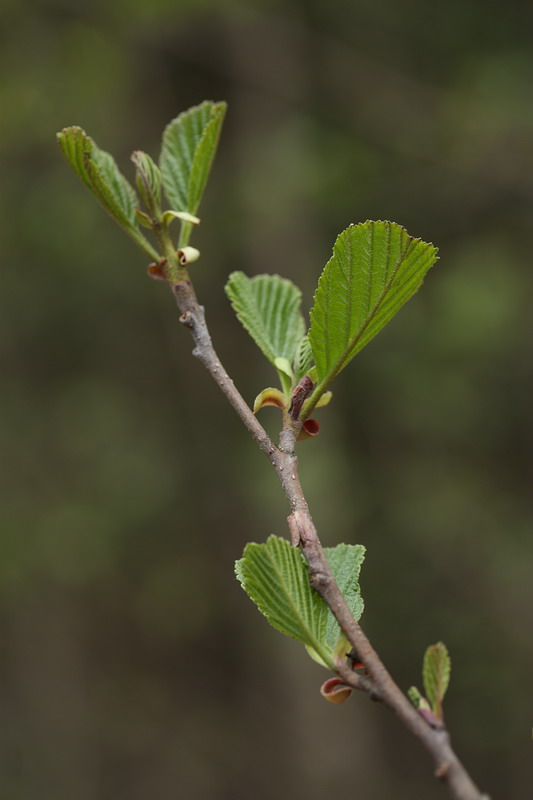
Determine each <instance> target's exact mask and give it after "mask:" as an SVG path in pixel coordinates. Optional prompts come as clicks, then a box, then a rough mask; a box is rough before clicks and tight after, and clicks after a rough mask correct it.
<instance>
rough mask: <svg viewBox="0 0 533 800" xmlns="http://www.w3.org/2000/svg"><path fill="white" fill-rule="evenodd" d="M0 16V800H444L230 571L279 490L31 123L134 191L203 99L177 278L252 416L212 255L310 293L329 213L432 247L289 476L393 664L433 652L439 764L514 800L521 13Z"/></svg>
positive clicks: (531, 559) (524, 395)
mask: <svg viewBox="0 0 533 800" xmlns="http://www.w3.org/2000/svg"><path fill="white" fill-rule="evenodd" d="M0 21H1V34H0V35H1V42H2V46H1V49H0V98H1V108H2V112H1V123H0V148H1V155H2V194H1V197H0V211H1V219H2V244H1V247H2V251H3V257H2V261H3V274H2V290H1V297H0V305H1V316H0V334H1V335H0V355H1V359H2V363H3V370H2V372H3V375H4V378H3V384H2V392H1V397H0V403H1V415H0V452H1V460H2V481H1V487H2V502H1V507H0V530H1V533H0V545H1V553H0V625H1V631H0V654H1V655H0V676H1V680H0V719H1V723H0V797H2V798H6V800H108V798H109V799H110V800H111V798H112V800H148V798H149V799H150V800H167V799H168V798H182V797H183V798H192V799H193V800H230V798H231V800H241V798H242V799H243V800H244V798H249V797H250V796H253V797H255V798H258V799H259V800H272V798H289V797H290V798H296V799H297V800H300V798H302V800H303V798H305V800H318V798H323V797H324V796H327V795H330V794H332V793H335V794H339V795H340V796H347V795H349V794H351V795H356V796H357V797H358V798H362V800H383V799H384V798H392V797H394V798H395V799H396V800H411V798H418V797H420V798H422V797H423V798H425V800H433V798H435V800H438V798H443V797H444V796H445V791H444V789H443V788H442V787H441V786H439V785H438V784H437V783H436V781H435V780H434V778H433V777H432V769H431V764H430V762H429V760H428V758H427V756H426V755H425V753H423V752H422V750H421V749H420V748H419V746H418V744H417V743H416V742H415V741H414V740H411V739H410V737H409V736H408V735H407V734H406V733H404V732H403V730H401V729H400V727H399V725H398V723H397V722H396V720H395V719H394V718H392V717H391V716H390V715H389V714H387V713H386V712H385V711H384V710H383V709H382V708H380V707H377V706H374V705H373V704H370V703H369V702H368V700H367V699H366V698H365V697H363V696H357V697H355V698H352V700H351V701H350V703H348V704H346V705H345V706H342V707H334V706H330V705H328V704H327V703H324V702H323V700H322V698H321V697H320V695H319V692H318V689H319V686H320V683H321V682H322V681H323V680H324V679H325V678H326V677H327V675H326V673H325V671H323V670H321V669H320V668H319V667H318V666H317V665H315V664H314V663H313V662H311V661H310V660H309V659H308V658H307V656H306V654H305V652H304V651H303V648H301V647H300V646H298V645H297V644H296V643H294V642H291V641H290V640H288V639H284V638H283V637H281V636H279V635H278V634H277V633H276V632H275V631H273V630H271V629H270V628H269V627H268V625H267V624H266V622H265V621H264V620H263V619H262V618H261V617H260V616H259V615H258V613H257V611H256V610H255V609H254V608H253V606H252V604H251V603H250V602H249V600H248V599H247V598H246V597H245V595H244V594H243V592H242V590H241V589H240V588H239V586H238V584H237V582H236V581H235V580H234V578H233V574H232V572H233V562H234V559H235V558H238V557H239V556H240V554H241V552H242V548H243V546H244V544H245V542H247V541H249V540H257V541H262V540H264V539H265V538H266V537H267V535H269V534H271V533H277V534H279V535H284V533H285V532H286V525H285V517H286V514H287V513H288V509H287V507H286V504H285V501H284V498H283V496H282V494H281V492H280V489H279V487H278V485H277V483H276V480H275V477H274V475H273V474H271V470H270V468H269V465H268V463H267V462H266V460H265V459H264V458H263V457H262V456H261V455H260V454H259V453H258V452H256V450H255V448H254V446H253V444H252V443H251V441H249V440H248V438H247V436H246V434H245V432H244V431H243V430H242V429H241V427H240V424H239V422H238V420H237V419H236V417H235V415H234V414H233V412H232V411H231V410H230V409H229V407H227V406H226V404H225V402H224V400H223V398H222V397H221V396H219V395H218V393H217V392H216V391H215V389H214V386H213V385H212V384H211V382H210V380H209V378H208V377H207V376H206V375H204V374H203V372H202V370H201V368H200V366H199V364H198V363H197V362H196V361H195V360H194V359H193V358H191V356H190V350H191V343H190V341H189V337H188V336H187V335H186V334H185V332H184V331H183V330H182V329H181V327H180V325H179V324H178V322H177V314H176V308H175V306H174V305H173V302H172V298H171V296H170V295H169V293H168V292H167V291H166V288H165V287H164V286H163V285H162V284H158V283H155V282H153V281H150V280H147V278H146V274H145V267H146V263H145V259H144V257H143V255H142V253H141V252H140V251H137V250H136V249H135V247H134V246H133V245H132V244H131V242H130V241H129V240H128V239H127V238H126V237H125V236H124V235H123V234H122V233H121V231H120V230H119V229H118V228H117V227H116V226H115V225H114V223H113V222H112V221H111V220H110V219H109V218H108V217H107V216H106V215H105V214H104V212H103V211H102V210H101V208H100V207H99V206H98V205H97V204H96V203H95V202H94V200H93V199H92V197H90V196H89V194H88V192H87V191H86V190H85V189H84V188H83V187H82V186H81V184H80V183H79V182H78V181H77V179H76V178H75V177H74V175H73V174H72V172H71V171H70V169H69V167H68V166H67V165H66V163H65V162H64V161H63V159H62V157H61V155H60V153H59V150H58V149H57V147H56V144H55V139H54V137H55V132H56V131H57V130H59V129H60V128H62V127H63V126H65V125H70V124H79V125H82V126H83V127H84V128H85V129H86V130H87V131H88V132H89V133H90V134H91V135H92V136H94V138H95V139H96V141H97V142H98V143H99V145H100V146H101V147H103V148H104V149H106V150H110V151H111V152H113V153H114V154H115V155H116V157H117V160H118V161H119V164H120V165H121V168H122V169H123V171H124V172H125V173H126V174H127V175H128V176H130V177H131V176H132V174H133V170H132V168H131V165H130V164H129V155H130V153H131V151H132V150H134V149H136V148H140V149H143V150H146V151H148V152H151V153H152V154H153V155H154V156H156V155H157V154H158V151H159V141H160V135H161V131H162V128H163V126H164V125H165V124H166V122H168V121H169V120H170V119H171V118H172V117H174V116H175V115H176V114H177V113H179V112H180V111H182V110H184V109H185V108H187V107H188V106H189V105H191V104H195V103H198V102H200V101H202V100H203V99H205V98H209V99H214V100H227V101H228V103H229V111H228V116H227V121H226V125H225V129H224V131H223V136H222V141H221V147H220V152H219V157H218V160H217V163H216V167H215V170H214V174H213V177H212V180H211V183H210V186H209V187H208V192H207V196H206V198H205V201H204V203H203V205H202V217H203V224H202V226H201V229H200V230H199V232H198V235H197V237H196V240H195V242H194V244H197V245H198V246H199V247H200V249H201V250H202V259H201V261H200V262H199V263H198V265H197V266H195V267H194V274H195V278H196V282H197V288H198V293H199V295H200V298H201V300H202V302H204V304H205V305H206V307H207V311H208V321H209V323H210V326H211V328H212V333H213V336H214V338H215V340H216V342H217V343H218V351H219V354H220V356H221V358H222V359H223V361H224V362H225V364H226V366H227V368H228V369H229V370H230V372H231V373H232V375H233V376H234V377H235V380H236V382H237V384H238V386H239V387H240V388H241V390H242V392H243V394H244V396H245V397H246V398H247V399H248V400H249V401H250V402H251V401H253V398H254V396H255V394H256V393H257V392H258V391H259V390H260V389H262V388H263V387H264V386H267V385H269V384H270V383H271V382H272V381H273V379H274V375H273V373H272V372H271V371H270V368H269V366H268V365H267V364H266V362H264V363H263V362H262V360H261V359H260V358H259V356H258V352H256V350H255V347H254V345H253V344H252V343H251V341H248V340H247V336H246V334H245V333H244V332H242V331H241V330H240V328H239V325H238V323H237V322H236V321H235V320H234V318H233V317H232V313H231V310H230V308H229V304H228V302H227V300H226V298H225V295H224V292H223V285H224V282H225V279H226V276H227V274H228V273H229V272H230V271H231V270H234V269H242V270H244V271H246V272H247V273H249V274H254V273H258V272H265V271H267V272H279V273H281V274H282V275H284V276H287V277H290V278H291V279H293V280H294V281H295V282H296V283H298V284H299V285H300V286H301V287H302V288H303V290H304V301H305V308H306V309H307V308H308V307H309V305H310V303H311V299H312V293H313V289H314V286H315V285H316V281H317V278H318V275H319V273H320V270H321V269H322V267H323V265H324V263H325V262H326V260H327V259H328V258H329V255H330V252H331V246H332V244H333V241H334V238H335V236H336V234H337V233H338V232H339V231H340V230H341V229H343V228H344V227H346V225H347V224H349V223H350V222H357V221H361V220H365V219H367V218H375V219H379V218H386V219H393V220H395V221H397V222H400V223H402V224H404V225H405V226H406V227H407V228H408V230H409V231H410V233H412V234H413V235H417V236H421V237H422V238H424V239H426V240H428V241H433V242H435V244H437V245H438V246H439V247H440V249H441V261H440V262H439V264H438V265H437V267H436V268H435V269H434V270H432V272H431V273H430V275H429V276H428V278H427V281H426V283H425V286H424V289H423V291H422V292H421V293H420V294H419V295H417V296H416V298H415V299H414V300H412V301H411V302H410V303H409V305H408V306H407V307H406V308H405V309H404V310H402V312H401V313H400V314H399V315H398V317H397V318H396V319H395V320H394V321H393V322H392V323H391V324H390V326H389V327H388V328H387V329H386V331H384V332H382V333H381V334H380V336H379V337H378V338H377V339H376V340H375V341H374V342H373V343H372V344H371V345H370V346H369V347H368V348H366V349H365V350H364V351H363V352H362V353H361V354H360V355H359V356H358V357H357V359H356V360H355V361H354V362H353V364H352V365H351V367H350V369H348V370H347V371H346V372H345V373H344V374H343V375H342V376H341V378H339V380H338V381H337V385H336V387H335V389H336V391H335V397H334V401H333V403H332V404H331V406H330V407H329V408H328V409H325V410H323V411H321V412H319V413H320V418H321V422H322V431H321V435H320V437H318V439H316V440H313V441H310V442H306V443H304V444H302V446H301V466H302V475H303V481H304V485H305V487H306V489H307V491H308V494H309V498H310V500H311V505H312V510H313V512H314V515H315V518H316V521H317V523H318V525H319V529H320V530H321V532H322V536H323V540H324V542H325V543H326V544H328V545H331V544H335V543H337V542H338V541H347V542H352V543H354V542H360V543H363V544H365V545H366V546H367V548H368V553H367V562H366V565H365V568H364V571H363V575H362V587H363V593H364V596H365V599H366V611H365V615H364V618H363V620H364V625H365V629H366V630H367V632H368V634H369V635H370V637H371V639H372V640H373V642H374V644H375V645H376V647H377V649H378V650H379V652H380V653H381V654H382V656H383V658H384V659H385V661H386V662H387V663H388V664H389V666H390V668H391V669H392V671H393V674H394V676H395V677H396V679H397V680H398V682H399V684H400V685H401V686H402V687H404V688H407V687H408V686H410V685H411V684H412V683H418V684H420V677H419V676H420V664H421V659H422V654H423V651H424V649H425V647H426V645H428V644H430V643H433V642H435V641H438V640H443V641H445V642H446V643H447V645H448V647H449V649H450V652H451V655H452V658H453V674H452V684H451V689H450V692H449V696H448V702H447V720H448V723H449V726H450V728H451V730H452V732H453V738H454V742H455V745H456V747H457V749H458V751H459V753H460V755H461V756H462V757H463V759H464V761H465V762H466V764H467V766H468V767H469V768H470V769H471V771H472V773H473V775H474V777H475V778H476V779H477V780H478V782H479V783H480V784H481V786H482V787H483V788H484V789H485V790H487V791H489V792H490V793H491V796H493V797H494V798H506V800H515V798H524V797H525V796H529V791H530V789H531V785H532V784H533V774H532V769H531V756H532V745H531V724H532V722H533V718H532V713H531V695H532V692H531V689H532V685H531V684H532V681H531V675H532V665H533V638H532V635H531V631H532V624H531V621H532V606H533V602H532V601H533V580H532V577H531V576H532V567H533V548H532V544H531V542H532V539H531V522H532V518H533V513H532V512H533V509H532V504H531V490H530V489H531V483H532V469H531V448H532V444H533V441H532V439H533V426H532V423H531V395H532V390H533V372H532V368H531V355H532V344H531V342H532V338H533V337H532V334H533V323H532V317H531V310H530V309H531V297H532V294H533V278H532V272H531V255H530V254H531V216H532V200H533V183H532V158H531V153H532V148H531V142H532V134H533V112H532V108H533V106H532V103H531V85H532V83H533V54H532V49H531V30H532V23H533V10H532V7H531V4H530V3H525V2H524V3H518V2H508V3H505V4H504V3H496V2H481V0H472V2H464V1H463V0H450V2H448V3H439V4H437V3H434V4H429V3H423V2H421V0H403V2H395V1H394V0H372V2H370V0H354V1H353V2H342V0H329V1H328V2H327V3H326V2H325V0H320V1H318V0H315V1H314V2H312V1H311V2H304V0H294V1H292V2H289V0H278V2H275V0H263V2H244V0H242V1H239V0H234V1H233V2H231V1H228V2H218V3H217V2H214V0H196V1H195V2H194V1H193V0H188V1H187V0H151V2H149V3H147V2H146V0H115V1H114V2H112V3H109V2H104V1H103V0H93V1H92V2H91V3H89V2H80V1H79V0H78V1H75V0H55V1H54V0H33V2H30V3H26V4H22V3H20V2H18V0H3V3H2V5H1V7H0ZM262 413H263V415H264V416H263V417H262V419H263V420H264V421H265V424H266V425H267V427H269V430H271V431H272V432H273V433H274V432H275V430H276V425H277V423H278V418H277V416H276V414H277V412H276V411H275V410H274V409H267V410H265V411H264V412H262Z"/></svg>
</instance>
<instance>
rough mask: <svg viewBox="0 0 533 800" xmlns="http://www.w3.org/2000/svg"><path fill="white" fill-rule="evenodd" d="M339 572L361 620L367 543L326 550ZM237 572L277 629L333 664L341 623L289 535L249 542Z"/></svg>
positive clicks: (341, 585) (326, 663)
mask: <svg viewBox="0 0 533 800" xmlns="http://www.w3.org/2000/svg"><path fill="white" fill-rule="evenodd" d="M324 552H325V555H326V558H327V559H328V562H329V564H330V567H331V569H332V572H333V575H334V577H335V579H336V580H337V583H338V584H339V588H340V589H341V592H342V593H343V594H344V596H345V598H346V601H347V603H348V605H349V607H350V609H351V611H352V613H353V614H354V616H355V618H356V619H359V617H360V616H361V614H362V612H363V601H362V598H361V595H360V591H359V583H358V578H359V571H360V568H361V563H362V561H363V558H364V547H362V546H361V545H345V544H341V545H338V546H337V547H330V548H326V549H325V551H324ZM235 571H236V574H237V578H238V579H239V581H240V582H241V584H242V587H243V589H244V590H245V591H246V593H247V594H248V595H249V596H250V598H251V599H252V600H253V601H254V603H255V604H256V605H257V607H258V608H259V610H260V611H261V612H262V613H263V614H264V615H265V617H266V618H267V619H268V621H269V622H270V624H271V625H273V627H274V628H277V630H279V631H281V633H284V634H285V635H286V636H290V637H291V638H293V639H296V640H297V641H299V642H302V644H304V645H306V647H307V648H308V651H309V653H310V655H311V656H312V657H313V658H316V660H318V661H319V663H321V664H323V665H324V666H326V667H329V668H330V669H331V668H333V666H334V660H333V655H332V651H333V650H334V647H335V644H336V642H337V639H338V636H339V633H340V628H339V625H338V623H337V621H336V620H335V618H334V617H333V614H332V613H331V611H330V610H329V609H328V607H327V605H326V603H325V602H324V600H323V599H322V598H321V597H320V595H319V594H318V592H316V591H315V590H314V589H313V588H312V586H311V584H310V581H309V574H308V570H307V565H306V563H305V559H304V557H303V556H302V554H301V553H300V551H299V550H298V549H297V548H295V547H292V546H291V545H290V544H289V542H288V541H287V540H286V539H280V538H279V537H277V536H270V537H269V538H268V539H267V541H266V543H265V544H255V543H251V544H248V545H246V547H245V550H244V554H243V557H242V558H241V559H240V560H239V561H237V562H236V565H235Z"/></svg>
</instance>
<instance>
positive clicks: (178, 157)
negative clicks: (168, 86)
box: [159, 100, 226, 215]
mask: <svg viewBox="0 0 533 800" xmlns="http://www.w3.org/2000/svg"><path fill="white" fill-rule="evenodd" d="M225 113H226V104H225V103H213V102H212V101H210V100H206V101H205V102H204V103H202V104H201V105H199V106H194V107H193V108H190V109H189V110H188V111H184V112H183V113H182V114H180V115H179V116H178V117H176V118H175V119H174V120H172V122H170V123H169V124H168V125H167V127H166V128H165V131H164V134H163V145H162V149H161V158H160V161H159V163H160V166H161V174H162V178H163V187H164V189H165V193H166V195H167V197H168V199H169V201H170V203H171V205H172V208H173V209H174V210H175V211H186V212H188V213H189V214H193V215H196V211H197V209H198V206H199V205H200V201H201V199H202V194H203V192H204V189H205V185H206V183H207V178H208V177H209V171H210V169H211V165H212V163H213V158H214V156H215V151H216V148H217V144H218V140H219V137H220V130H221V128H222V123H223V121H224V115H225Z"/></svg>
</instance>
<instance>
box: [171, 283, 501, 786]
mask: <svg viewBox="0 0 533 800" xmlns="http://www.w3.org/2000/svg"><path fill="white" fill-rule="evenodd" d="M172 289H173V292H174V296H175V299H176V302H177V305H178V307H179V309H180V311H181V317H180V322H182V323H183V325H185V327H186V328H188V330H189V331H190V333H191V335H192V338H193V341H194V350H193V355H194V356H196V357H197V358H198V359H199V360H200V361H201V363H202V364H203V365H204V366H205V368H206V369H207V370H208V372H209V373H210V374H211V376H212V377H213V378H214V380H215V381H216V382H217V384H218V385H219V387H220V389H221V390H222V392H223V393H224V395H225V396H226V397H227V399H228V400H229V402H230V404H231V405H232V406H233V408H234V409H235V411H236V412H237V414H238V415H239V417H240V419H241V420H242V422H243V423H244V425H245V427H246V428H247V430H248V431H249V433H250V434H251V436H252V437H253V439H254V440H255V441H256V442H257V444H258V446H259V448H260V449H261V450H262V452H263V453H264V454H265V455H266V456H267V458H268V459H269V461H270V463H271V464H272V466H273V467H274V469H275V471H276V473H277V475H278V477H279V480H280V482H281V485H282V487H283V489H284V491H285V494H286V496H287V499H288V501H289V504H290V507H291V514H290V515H289V517H288V525H289V531H290V534H291V541H292V544H293V545H295V546H299V547H300V549H301V551H302V553H303V555H304V557H305V559H306V561H307V565H308V568H309V577H310V581H311V585H312V586H313V587H314V589H316V591H317V592H318V593H319V594H320V595H321V596H322V597H323V599H324V600H325V602H326V603H327V605H328V607H329V608H330V609H331V612H332V613H333V615H334V617H335V619H336V620H337V622H338V623H339V625H340V626H341V629H342V630H343V632H344V634H345V635H346V637H347V639H348V641H349V642H350V644H351V645H352V647H353V648H354V651H355V653H356V654H357V657H358V658H359V660H360V661H361V662H362V663H363V664H364V666H365V670H366V672H367V673H368V677H364V676H361V675H358V674H357V673H355V672H354V671H353V670H352V669H351V667H350V666H349V664H348V663H340V662H339V663H338V664H337V665H336V666H337V672H338V674H339V676H340V677H341V678H342V680H343V681H344V682H345V683H347V684H349V685H350V686H352V687H353V688H355V689H360V690H363V691H366V692H367V693H368V694H369V696H370V697H371V698H372V699H373V700H379V701H381V702H382V703H383V704H384V705H385V706H387V708H389V709H390V710H391V711H392V712H393V713H394V714H396V716H397V717H398V718H399V719H400V721H401V722H402V723H403V725H404V726H405V727H406V728H407V729H408V730H409V731H410V732H411V733H412V734H413V735H414V736H415V737H416V738H417V739H419V740H420V742H421V743H422V745H423V746H424V747H425V749H426V750H427V751H428V752H429V753H430V754H431V756H432V757H433V761H434V764H435V776H436V777H437V778H439V779H441V780H442V781H443V782H444V783H445V784H446V785H447V787H448V790H449V792H450V795H451V797H453V798H455V800H488V798H487V796H486V795H482V794H481V792H480V791H479V789H478V788H477V787H476V785H475V784H474V782H473V781H472V779H471V778H470V776H469V774H468V772H467V771H466V770H465V768H464V766H463V765H462V764H461V762H460V761H459V759H458V758H457V756H456V755H455V753H454V751H453V749H452V747H451V744H450V738H449V735H448V732H447V731H446V729H445V728H438V729H437V728H432V727H431V726H430V725H429V724H428V722H427V721H426V720H425V719H424V718H423V717H422V716H421V715H420V714H419V713H418V711H417V710H416V709H415V707H414V706H413V705H412V704H411V702H410V701H409V700H408V699H407V697H406V696H405V694H404V693H403V692H402V691H401V689H400V688H399V687H398V685H397V684H396V683H395V682H394V680H393V679H392V677H391V675H390V674H389V672H388V671H387V669H386V667H385V666H384V664H383V662H382V661H381V659H380V657H379V656H378V654H377V653H376V651H375V650H374V648H373V647H372V645H371V644H370V642H369V640H368V639H367V637H366V635H365V634H364V632H363V630H362V628H361V626H360V625H359V624H358V622H357V621H356V620H355V619H354V617H353V615H352V613H351V612H350V610H349V608H348V606H347V604H346V601H345V599H344V597H343V596H342V594H341V592H340V590H339V587H338V586H337V583H336V582H335V579H334V578H333V575H332V573H331V570H330V568H329V564H328V562H327V559H326V557H325V555H324V552H323V549H322V545H321V543H320V539H319V537H318V533H317V530H316V528H315V525H314V523H313V520H312V517H311V514H310V512H309V507H308V504H307V501H306V499H305V496H304V493H303V490H302V486H301V483H300V478H299V475H298V460H297V457H296V454H295V445H296V438H297V434H298V432H299V425H298V423H296V424H293V423H291V422H290V421H287V420H286V423H287V424H286V426H285V427H284V429H283V430H282V432H281V435H280V443H279V447H276V445H275V444H274V443H273V442H272V440H271V439H270V437H269V436H268V434H267V433H266V431H265V430H264V428H263V426H262V425H261V424H260V423H259V422H258V420H257V418H256V417H255V415H254V414H253V412H252V410H251V409H250V408H249V406H248V405H247V403H246V402H245V400H244V399H243V397H242V396H241V394H240V393H239V391H238V390H237V389H236V387H235V385H234V383H233V381H232V380H231V378H230V377H229V375H228V374H227V372H226V370H225V369H224V367H223V366H222V364H221V363H220V360H219V358H218V356H217V354H216V352H215V350H214V348H213V345H212V343H211V337H210V335H209V331H208V328H207V325H206V322H205V315H204V310H203V308H202V306H200V305H199V304H198V301H197V299H196V295H195V293H194V289H193V287H192V284H191V283H190V282H189V281H180V282H179V283H177V284H175V285H174V286H173V287H172Z"/></svg>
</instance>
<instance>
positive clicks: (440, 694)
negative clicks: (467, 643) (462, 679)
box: [422, 642, 451, 719]
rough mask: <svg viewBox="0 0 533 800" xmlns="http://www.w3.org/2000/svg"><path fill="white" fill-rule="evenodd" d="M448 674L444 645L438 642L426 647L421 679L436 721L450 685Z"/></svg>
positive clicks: (449, 662)
mask: <svg viewBox="0 0 533 800" xmlns="http://www.w3.org/2000/svg"><path fill="white" fill-rule="evenodd" d="M450 673H451V660H450V656H449V655H448V650H447V648H446V645H445V644H443V643H442V642H438V643H437V644H434V645H431V646H430V647H428V648H427V650H426V652H425V653H424V662H423V666H422V678H423V680H424V691H425V693H426V697H427V699H428V700H429V702H430V703H431V708H432V710H433V713H434V714H435V716H436V717H437V719H440V718H441V717H442V701H443V700H444V695H445V694H446V690H447V688H448V685H449V683H450Z"/></svg>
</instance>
